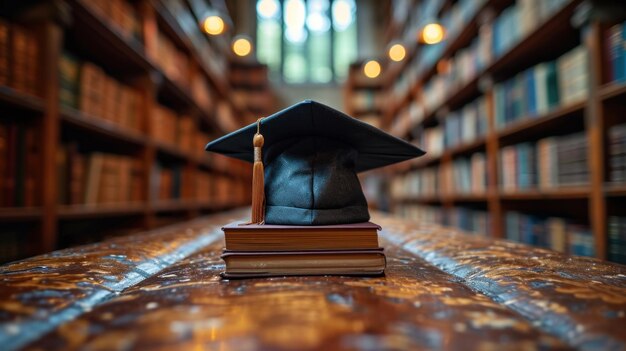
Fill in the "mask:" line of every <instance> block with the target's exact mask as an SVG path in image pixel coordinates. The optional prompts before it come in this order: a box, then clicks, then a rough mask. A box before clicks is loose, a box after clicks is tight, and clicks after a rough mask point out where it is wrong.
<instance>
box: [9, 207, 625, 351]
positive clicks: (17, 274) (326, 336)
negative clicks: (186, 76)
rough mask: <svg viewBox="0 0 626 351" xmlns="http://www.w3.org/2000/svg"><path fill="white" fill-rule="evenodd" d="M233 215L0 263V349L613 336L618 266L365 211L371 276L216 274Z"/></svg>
mask: <svg viewBox="0 0 626 351" xmlns="http://www.w3.org/2000/svg"><path fill="white" fill-rule="evenodd" d="M245 216H246V212H243V211H233V212H228V213H222V214H218V215H214V216H210V217H205V218H202V219H199V220H195V221H192V222H188V223H185V224H181V225H176V226H172V227H167V228H164V229H160V230H156V231H152V232H147V233H143V234H138V235H135V236H131V237H124V238H116V239H113V240H109V241H105V242H102V243H98V244H94V245H89V246H82V247H78V248H72V249H66V250H61V251H57V252H53V253H50V254H47V255H43V256H38V257H33V258H30V259H27V260H23V261H18V262H14V263H10V264H7V265H4V266H0V345H3V346H2V347H0V348H2V349H6V350H14V349H29V350H78V349H80V350H128V349H150V350H205V349H206V350H288V349H297V350H335V349H345V350H404V349H411V350H414V349H478V348H480V349H487V350H502V349H524V350H528V349H571V348H582V349H594V350H595V349H626V266H622V265H616V264H611V263H608V262H603V261H599V260H596V259H592V258H582V257H571V256H566V255H562V254H560V253H556V252H552V251H549V250H543V249H537V248H532V247H529V246H524V245H521V244H517V243H511V242H507V241H495V240H491V239H487V238H483V237H477V236H470V235H467V234H463V233H460V232H458V231H456V230H452V229H448V228H443V227H439V226H434V225H420V224H417V223H410V222H406V221H402V220H398V219H394V218H391V217H385V216H383V215H381V214H378V213H374V214H373V221H375V222H377V223H378V224H380V225H381V226H382V227H383V230H382V231H381V233H380V242H381V245H382V246H384V247H385V251H386V254H387V270H386V275H385V276H383V277H376V278H358V277H330V276H320V277H277V278H263V279H247V280H224V279H221V278H220V276H219V273H220V272H221V271H222V270H223V269H224V265H223V262H222V261H221V260H220V258H219V256H220V252H221V250H222V248H223V237H222V234H221V230H220V228H221V226H222V225H224V224H227V223H229V222H231V221H234V220H238V219H241V218H243V217H245Z"/></svg>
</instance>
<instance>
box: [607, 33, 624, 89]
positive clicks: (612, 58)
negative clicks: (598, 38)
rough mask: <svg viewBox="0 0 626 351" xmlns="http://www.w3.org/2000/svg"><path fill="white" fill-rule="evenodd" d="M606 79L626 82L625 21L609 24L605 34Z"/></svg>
mask: <svg viewBox="0 0 626 351" xmlns="http://www.w3.org/2000/svg"><path fill="white" fill-rule="evenodd" d="M605 38H606V55H605V57H606V58H607V61H608V62H607V63H608V64H607V65H606V67H607V68H608V80H609V81H615V82H618V83H624V82H626V22H623V23H618V24H615V25H613V26H611V27H610V28H609V29H608V30H607V31H606V34H605Z"/></svg>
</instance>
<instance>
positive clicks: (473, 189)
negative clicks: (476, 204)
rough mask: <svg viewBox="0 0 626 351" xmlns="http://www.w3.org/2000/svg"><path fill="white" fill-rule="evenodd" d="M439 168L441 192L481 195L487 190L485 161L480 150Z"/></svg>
mask: <svg viewBox="0 0 626 351" xmlns="http://www.w3.org/2000/svg"><path fill="white" fill-rule="evenodd" d="M440 170H441V176H440V178H441V189H440V192H441V194H444V195H446V194H449V195H456V194H474V195H482V194H485V192H486V191H487V161H486V159H485V154H484V153H482V152H477V153H474V154H472V155H471V156H470V157H469V158H468V157H459V158H457V159H454V160H453V161H452V163H449V164H444V165H441V166H440Z"/></svg>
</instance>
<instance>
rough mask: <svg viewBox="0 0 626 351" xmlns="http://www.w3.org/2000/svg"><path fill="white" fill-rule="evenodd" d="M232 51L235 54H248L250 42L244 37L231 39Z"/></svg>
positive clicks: (250, 47) (250, 46)
mask: <svg viewBox="0 0 626 351" xmlns="http://www.w3.org/2000/svg"><path fill="white" fill-rule="evenodd" d="M233 52H234V53H235V55H237V56H241V57H243V56H248V55H250V53H251V52H252V43H250V40H248V39H246V38H237V39H235V41H233Z"/></svg>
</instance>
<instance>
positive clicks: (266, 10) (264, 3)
mask: <svg viewBox="0 0 626 351" xmlns="http://www.w3.org/2000/svg"><path fill="white" fill-rule="evenodd" d="M256 9H257V12H258V13H259V15H260V16H261V17H262V18H273V17H275V16H276V15H277V14H278V1H276V0H261V1H259V3H258V4H257V6H256Z"/></svg>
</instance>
